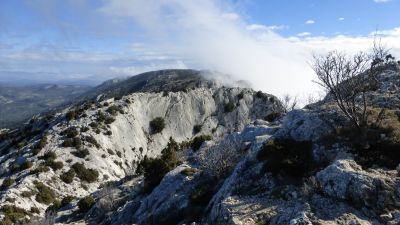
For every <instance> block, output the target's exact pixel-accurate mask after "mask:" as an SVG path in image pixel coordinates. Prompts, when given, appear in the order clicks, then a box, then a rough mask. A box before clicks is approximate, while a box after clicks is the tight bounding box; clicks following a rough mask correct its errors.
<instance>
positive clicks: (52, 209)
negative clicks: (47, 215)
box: [46, 200, 61, 212]
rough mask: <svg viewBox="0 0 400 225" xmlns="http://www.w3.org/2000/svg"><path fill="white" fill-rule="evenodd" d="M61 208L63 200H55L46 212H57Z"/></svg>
mask: <svg viewBox="0 0 400 225" xmlns="http://www.w3.org/2000/svg"><path fill="white" fill-rule="evenodd" d="M60 208H61V202H60V201H59V200H54V202H53V204H51V205H50V206H49V207H47V209H46V212H57V211H58V210H59V209H60Z"/></svg>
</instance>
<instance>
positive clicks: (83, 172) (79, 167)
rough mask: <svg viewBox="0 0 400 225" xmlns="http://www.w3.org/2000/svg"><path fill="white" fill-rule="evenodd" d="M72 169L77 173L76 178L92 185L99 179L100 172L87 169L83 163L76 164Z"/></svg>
mask: <svg viewBox="0 0 400 225" xmlns="http://www.w3.org/2000/svg"><path fill="white" fill-rule="evenodd" d="M71 168H72V169H73V170H74V171H75V173H76V176H77V177H78V178H79V179H80V180H81V181H86V182H88V183H92V182H95V181H97V178H98V177H99V172H97V171H96V170H94V169H87V168H86V167H85V166H84V165H83V163H75V164H74V165H72V166H71Z"/></svg>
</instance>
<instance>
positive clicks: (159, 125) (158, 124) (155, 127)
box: [150, 117, 165, 134]
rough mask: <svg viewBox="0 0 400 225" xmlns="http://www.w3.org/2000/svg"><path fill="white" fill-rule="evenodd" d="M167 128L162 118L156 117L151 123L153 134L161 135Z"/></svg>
mask: <svg viewBox="0 0 400 225" xmlns="http://www.w3.org/2000/svg"><path fill="white" fill-rule="evenodd" d="M164 128H165V121H164V119H163V118H161V117H156V118H154V119H153V120H152V121H150V129H151V131H152V133H153V134H157V133H160V132H161V131H162V130H164Z"/></svg>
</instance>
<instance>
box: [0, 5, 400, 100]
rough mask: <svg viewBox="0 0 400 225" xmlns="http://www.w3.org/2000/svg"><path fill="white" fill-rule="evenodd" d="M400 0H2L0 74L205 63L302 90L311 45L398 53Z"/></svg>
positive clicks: (58, 77) (68, 73) (56, 74)
mask: <svg viewBox="0 0 400 225" xmlns="http://www.w3.org/2000/svg"><path fill="white" fill-rule="evenodd" d="M399 11H400V0H334V1H333V0H329V1H328V0H295V1H293V0H291V1H289V0H1V1H0V82H11V81H18V82H23V81H29V82H32V81H35V82H65V83H88V84H92V85H95V84H99V83H100V82H102V81H104V80H107V79H111V78H114V77H126V76H132V75H136V74H138V73H142V72H146V71H151V70H158V69H173V68H178V69H186V68H193V69H206V70H212V71H219V72H221V73H225V74H229V75H231V76H232V79H236V80H248V81H249V82H250V83H251V84H252V85H253V88H254V89H256V90H262V91H264V92H267V93H272V94H275V95H278V96H280V95H283V94H286V93H288V94H290V95H297V96H308V95H310V94H315V93H317V92H318V91H320V89H319V87H318V86H317V85H316V84H315V83H313V82H312V80H313V79H315V75H314V74H313V71H312V70H311V66H310V63H311V60H312V55H313V54H325V53H327V52H328V51H331V50H335V49H337V50H339V51H345V52H346V53H348V54H349V55H351V54H354V53H356V52H358V51H368V50H369V49H370V48H371V46H372V43H373V40H374V38H375V37H376V34H378V37H379V38H380V39H381V40H382V43H384V44H385V45H386V46H387V47H388V48H390V49H391V51H392V53H393V55H395V56H398V57H400V14H399V13H398V12H399Z"/></svg>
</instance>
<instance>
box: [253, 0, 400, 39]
mask: <svg viewBox="0 0 400 225" xmlns="http://www.w3.org/2000/svg"><path fill="white" fill-rule="evenodd" d="M399 10H400V1H398V0H397V1H396V0H392V1H388V2H380V3H379V2H375V1H373V0H333V1H332V0H295V1H293V0H292V1H290V0H280V1H271V0H267V1H263V0H255V1H250V2H249V3H247V4H246V9H245V11H246V12H247V15H248V18H249V20H250V21H251V22H252V23H263V24H271V25H277V26H279V25H281V26H284V27H285V26H286V28H285V29H282V30H279V31H277V32H278V33H280V34H282V35H284V36H292V35H297V34H299V33H303V32H309V33H311V34H313V35H323V36H334V35H337V34H339V33H340V34H347V35H367V34H369V33H370V32H371V31H373V30H375V29H376V28H378V29H380V30H388V29H393V28H395V27H398V26H399V23H400V14H399ZM340 18H342V19H340ZM308 20H312V21H314V22H315V23H314V24H306V23H305V22H306V21H308Z"/></svg>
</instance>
